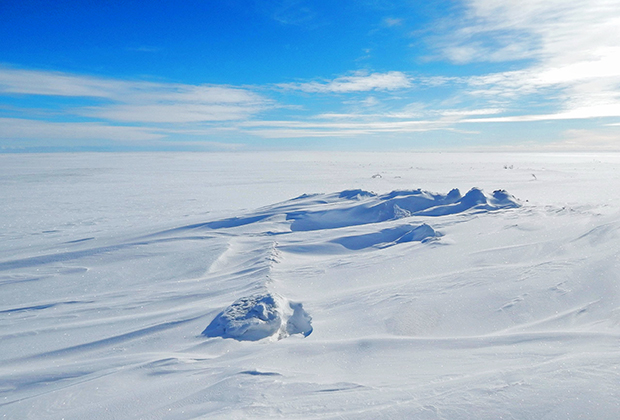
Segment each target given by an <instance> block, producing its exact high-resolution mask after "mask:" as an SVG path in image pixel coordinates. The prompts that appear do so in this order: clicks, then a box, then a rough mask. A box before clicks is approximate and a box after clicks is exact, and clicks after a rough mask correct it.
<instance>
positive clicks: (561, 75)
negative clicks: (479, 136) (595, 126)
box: [436, 0, 620, 121]
mask: <svg viewBox="0 0 620 420" xmlns="http://www.w3.org/2000/svg"><path fill="white" fill-rule="evenodd" d="M466 5H467V6H468V13H467V14H466V15H465V16H464V17H463V18H462V19H461V21H460V22H454V25H455V30H454V31H453V33H451V34H449V35H443V36H442V37H441V38H440V39H438V40H437V43H436V46H437V48H439V50H440V51H441V54H442V55H443V57H445V58H448V59H449V60H451V61H453V62H455V63H459V64H462V63H470V62H481V61H495V62H500V61H514V60H526V61H524V62H523V65H522V66H521V67H522V68H521V70H512V71H506V72H498V73H493V74H487V75H482V76H475V77H470V78H466V79H465V80H462V82H464V83H465V84H466V85H467V86H468V87H467V88H466V90H465V91H466V93H468V94H470V95H473V96H476V97H486V98H495V100H499V101H505V102H507V103H512V104H513V105H518V101H519V100H520V99H522V98H523V97H525V96H527V95H538V96H539V97H540V98H544V99H545V100H547V101H548V102H549V103H550V104H553V105H554V106H555V107H556V109H557V112H555V113H553V114H544V115H524V116H520V117H519V116H515V117H507V118H503V119H494V120H493V121H539V120H545V119H573V118H596V117H610V116H620V3H618V2H617V1H615V0H594V1H589V2H565V1H559V0H545V1H542V0H525V1H522V2H496V1H492V0H469V1H466ZM486 121H491V120H486Z"/></svg>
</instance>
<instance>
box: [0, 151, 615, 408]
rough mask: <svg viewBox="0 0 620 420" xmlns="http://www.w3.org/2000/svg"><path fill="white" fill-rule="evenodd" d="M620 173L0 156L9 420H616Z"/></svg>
mask: <svg viewBox="0 0 620 420" xmlns="http://www.w3.org/2000/svg"><path fill="white" fill-rule="evenodd" d="M619 413H620V154H616V153H600V154H588V153H582V154H577V153H538V154H535V153H512V154H508V153H341V154H338V153H318V152H317V153H301V152H272V153H267V152H261V153H221V154H217V153H213V154H208V153H205V154H202V153H195V154H192V153H172V154H170V153H161V154H158V153H152V154H86V153H85V154H46V155H27V154H24V155H14V154H13V155H0V416H1V417H0V418H2V419H16V420H17V419H67V420H68V419H197V418H202V419H214V418H217V419H246V418H274V417H281V418H299V419H318V418H320V419H377V418H395V419H446V420H448V419H449V420H455V419H457V420H458V419H532V420H550V419H558V420H559V419H617V418H618V417H619Z"/></svg>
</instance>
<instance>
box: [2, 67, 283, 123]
mask: <svg viewBox="0 0 620 420" xmlns="http://www.w3.org/2000/svg"><path fill="white" fill-rule="evenodd" d="M0 93H4V94H18V95H45V96H59V97H82V98H90V99H98V100H105V101H104V102H102V103H100V104H99V105H96V106H92V105H90V106H87V105H83V106H79V107H75V108H74V109H73V110H72V112H73V113H74V114H75V115H80V116H88V117H92V118H99V119H103V120H109V121H112V122H124V123H127V122H136V123H143V122H149V123H179V122H210V121H229V120H239V119H245V118H247V117H248V116H250V115H254V114H256V113H257V112H260V111H261V110H263V109H265V108H266V107H267V106H269V104H270V102H271V101H269V100H268V99H267V98H265V97H263V96H261V95H259V94H257V93H255V92H252V91H250V90H248V89H242V88H238V87H230V86H211V85H187V84H178V83H154V82H145V81H125V80H118V79H105V78H97V77H91V76H82V75H72V74H66V73H59V72H45V71H35V70H19V69H10V68H2V67H0Z"/></svg>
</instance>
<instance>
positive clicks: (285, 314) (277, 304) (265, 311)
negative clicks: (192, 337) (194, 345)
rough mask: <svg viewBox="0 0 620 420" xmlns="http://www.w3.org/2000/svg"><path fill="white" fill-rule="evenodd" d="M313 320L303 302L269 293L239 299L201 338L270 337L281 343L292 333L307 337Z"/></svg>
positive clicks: (211, 324)
mask: <svg viewBox="0 0 620 420" xmlns="http://www.w3.org/2000/svg"><path fill="white" fill-rule="evenodd" d="M311 321H312V318H311V317H310V315H308V313H307V312H306V311H305V310H304V309H303V305H302V304H301V303H297V302H291V301H288V300H287V299H285V298H283V297H282V296H279V295H276V294H272V293H266V294H259V295H253V296H248V297H243V298H240V299H237V300H236V301H235V302H233V304H232V305H230V306H229V307H227V308H226V309H224V310H223V311H222V312H220V313H219V314H218V315H217V316H216V317H215V319H213V321H211V323H210V324H209V326H208V327H207V328H206V329H205V330H204V331H203V332H202V335H204V336H207V337H222V338H234V339H235V340H239V341H258V340H262V339H263V338H267V337H274V338H276V339H278V340H280V339H282V338H286V337H288V336H289V335H292V334H302V335H303V336H304V337H307V336H309V335H310V333H312V322H311Z"/></svg>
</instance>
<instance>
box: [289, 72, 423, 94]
mask: <svg viewBox="0 0 620 420" xmlns="http://www.w3.org/2000/svg"><path fill="white" fill-rule="evenodd" d="M277 86H278V87H280V88H284V89H289V90H300V91H302V92H308V93H352V92H368V91H372V90H384V91H385V90H387V91H390V90H398V89H406V88H409V87H411V86H412V83H411V80H410V78H409V77H408V76H407V75H406V74H405V73H403V72H400V71H390V72H387V73H366V72H362V71H359V72H355V73H353V74H352V75H349V76H342V77H337V78H335V79H333V80H323V81H312V82H302V83H281V84H278V85H277Z"/></svg>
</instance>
